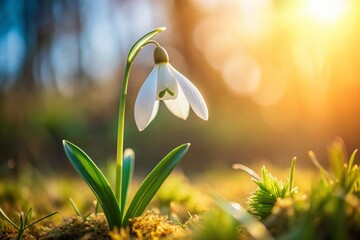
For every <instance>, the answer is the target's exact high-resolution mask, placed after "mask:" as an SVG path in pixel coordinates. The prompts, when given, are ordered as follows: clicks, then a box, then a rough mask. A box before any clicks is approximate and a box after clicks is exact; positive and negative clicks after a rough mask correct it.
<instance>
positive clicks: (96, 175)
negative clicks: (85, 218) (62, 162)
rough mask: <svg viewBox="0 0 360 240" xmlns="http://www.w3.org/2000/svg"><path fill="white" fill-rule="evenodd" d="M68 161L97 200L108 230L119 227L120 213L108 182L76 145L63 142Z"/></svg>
mask: <svg viewBox="0 0 360 240" xmlns="http://www.w3.org/2000/svg"><path fill="white" fill-rule="evenodd" d="M63 145H64V149H65V153H66V156H67V158H68V160H69V161H70V162H71V164H72V165H73V167H74V168H75V169H76V171H77V172H78V173H79V174H80V175H81V176H82V178H83V179H84V180H85V182H86V183H87V184H88V186H89V187H90V188H91V190H92V191H93V192H94V194H95V196H96V198H97V199H98V201H99V203H100V205H101V207H102V209H103V211H104V214H105V216H106V219H107V221H108V223H109V227H110V229H112V228H114V227H115V226H117V227H120V226H121V212H120V208H119V206H118V202H117V201H116V198H115V195H114V193H113V191H112V190H111V187H110V185H109V182H108V181H107V180H106V178H105V176H104V175H103V173H102V172H101V171H100V169H99V168H98V167H97V166H96V165H95V163H94V162H93V161H92V160H91V159H90V158H89V156H87V155H86V153H85V152H83V151H82V150H81V149H80V148H79V147H77V146H76V145H74V144H72V143H70V142H68V141H65V140H64V141H63Z"/></svg>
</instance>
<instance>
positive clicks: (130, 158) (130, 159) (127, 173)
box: [120, 148, 135, 212]
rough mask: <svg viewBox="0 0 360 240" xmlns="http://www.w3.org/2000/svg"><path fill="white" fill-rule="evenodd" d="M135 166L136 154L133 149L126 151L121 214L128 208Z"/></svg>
mask: <svg viewBox="0 0 360 240" xmlns="http://www.w3.org/2000/svg"><path fill="white" fill-rule="evenodd" d="M134 165H135V153H134V151H133V150H132V149H130V148H128V149H125V152H124V161H123V172H122V175H121V177H122V181H121V183H122V187H121V207H120V209H121V212H124V209H125V206H126V200H127V197H128V191H129V186H130V182H131V178H132V175H133V172H134Z"/></svg>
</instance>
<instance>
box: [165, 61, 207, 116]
mask: <svg viewBox="0 0 360 240" xmlns="http://www.w3.org/2000/svg"><path fill="white" fill-rule="evenodd" d="M169 68H170V69H171V71H172V72H173V73H174V75H175V77H176V80H177V82H178V84H179V86H180V88H181V89H182V90H183V92H184V94H185V97H186V99H187V100H188V101H189V103H190V106H191V108H192V109H193V110H194V112H195V113H196V115H198V117H200V118H202V119H204V120H208V118H209V111H208V108H207V106H206V103H205V100H204V98H203V96H202V95H201V93H200V92H199V90H198V89H197V88H196V87H195V85H194V84H192V83H191V82H190V80H188V79H187V78H186V77H185V76H184V75H182V74H181V73H179V72H178V71H177V70H176V69H175V68H174V67H173V66H171V65H170V64H169Z"/></svg>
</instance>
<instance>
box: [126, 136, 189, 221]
mask: <svg viewBox="0 0 360 240" xmlns="http://www.w3.org/2000/svg"><path fill="white" fill-rule="evenodd" d="M189 147H190V144H189V143H187V144H183V145H181V146H179V147H177V148H175V149H174V150H172V151H171V152H170V153H169V154H168V155H166V156H165V157H164V158H163V159H162V160H161V161H160V162H159V163H158V165H157V166H156V167H155V168H154V169H153V170H152V171H151V173H150V174H149V175H148V176H147V177H146V178H145V180H144V181H143V182H142V184H141V186H140V188H139V190H138V191H137V192H136V194H135V196H134V198H133V200H132V201H131V203H130V206H129V208H128V210H127V212H126V215H125V218H124V220H123V221H124V222H123V224H124V226H126V225H127V224H128V223H129V222H128V221H129V218H134V217H137V216H139V215H141V214H142V213H143V212H144V210H145V209H146V207H147V206H148V204H149V203H150V201H151V199H152V198H153V197H154V195H155V194H156V192H157V191H158V190H159V188H160V187H161V185H162V184H163V183H164V181H165V180H166V178H167V177H168V176H169V175H170V173H171V172H172V171H173V170H174V168H175V167H176V165H177V164H178V163H179V162H180V161H181V159H182V158H183V157H184V155H185V153H186V152H187V150H188V149H189Z"/></svg>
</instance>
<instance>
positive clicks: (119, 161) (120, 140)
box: [115, 61, 133, 206]
mask: <svg viewBox="0 0 360 240" xmlns="http://www.w3.org/2000/svg"><path fill="white" fill-rule="evenodd" d="M132 63H133V62H129V61H128V62H127V63H126V68H125V73H124V80H123V85H122V91H121V96H120V106H119V118H118V135H117V153H116V186H115V197H116V200H117V201H118V204H119V206H121V188H122V176H121V175H122V165H123V157H124V156H123V153H124V125H125V103H126V96H127V87H128V82H129V75H130V69H131V66H132Z"/></svg>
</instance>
